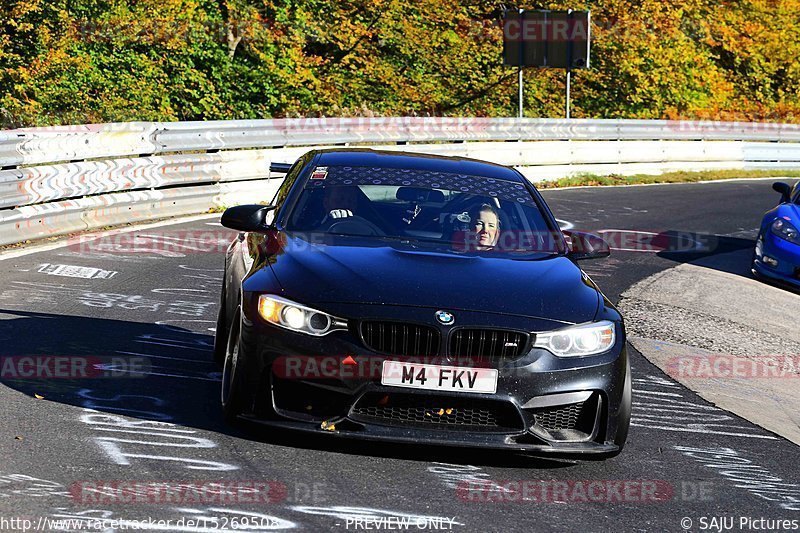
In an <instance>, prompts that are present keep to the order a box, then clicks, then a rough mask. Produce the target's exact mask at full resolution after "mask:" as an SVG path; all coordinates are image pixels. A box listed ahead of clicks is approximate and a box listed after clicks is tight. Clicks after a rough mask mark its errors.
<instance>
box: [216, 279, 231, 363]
mask: <svg viewBox="0 0 800 533" xmlns="http://www.w3.org/2000/svg"><path fill="white" fill-rule="evenodd" d="M225 307H226V303H225V285H224V282H223V285H222V291H221V293H220V299H219V312H218V313H217V327H216V328H215V329H214V362H215V363H217V364H218V365H219V366H222V365H224V364H225V353H226V351H227V349H228V327H227V324H226V322H225Z"/></svg>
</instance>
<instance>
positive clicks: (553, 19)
mask: <svg viewBox="0 0 800 533" xmlns="http://www.w3.org/2000/svg"><path fill="white" fill-rule="evenodd" d="M590 16H591V13H590V12H589V11H573V10H571V9H570V10H568V11H550V10H545V9H537V10H524V9H509V10H506V11H505V12H504V13H503V64H504V65H508V66H515V67H517V68H518V69H519V73H518V76H517V77H518V84H519V116H520V117H522V115H523V86H522V83H523V79H522V71H523V69H524V68H525V67H537V68H562V69H565V70H566V73H567V95H566V116H567V118H570V115H571V111H570V98H571V91H572V71H573V70H575V69H588V68H589V60H590V43H591V18H590Z"/></svg>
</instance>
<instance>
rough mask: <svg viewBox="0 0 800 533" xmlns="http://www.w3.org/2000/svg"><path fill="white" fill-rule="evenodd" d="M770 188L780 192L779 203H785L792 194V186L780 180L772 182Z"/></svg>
mask: <svg viewBox="0 0 800 533" xmlns="http://www.w3.org/2000/svg"><path fill="white" fill-rule="evenodd" d="M772 188H773V189H774V190H775V192H779V193H781V203H782V204H785V203H786V202H788V201H789V198H790V197H791V195H792V187H791V185H789V184H788V183H784V182H782V181H776V182H775V183H773V184H772Z"/></svg>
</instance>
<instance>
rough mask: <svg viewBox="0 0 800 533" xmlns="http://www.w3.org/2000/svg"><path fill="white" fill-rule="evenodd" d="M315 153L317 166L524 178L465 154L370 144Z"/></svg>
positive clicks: (512, 178)
mask: <svg viewBox="0 0 800 533" xmlns="http://www.w3.org/2000/svg"><path fill="white" fill-rule="evenodd" d="M317 153H318V155H319V159H317V162H316V165H319V166H358V167H365V166H366V167H380V168H411V169H416V170H428V171H435V172H446V173H450V174H466V175H469V176H477V177H485V178H494V179H502V180H506V181H514V182H518V183H524V182H525V179H524V178H523V177H522V175H520V174H519V173H518V172H517V171H515V170H514V169H512V168H510V167H505V166H503V165H497V164H495V163H488V162H486V161H479V160H477V159H468V158H465V157H450V156H441V155H432V154H420V153H413V152H394V151H388V150H372V149H370V148H347V149H330V150H318V151H317Z"/></svg>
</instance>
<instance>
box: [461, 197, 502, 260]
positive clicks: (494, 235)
mask: <svg viewBox="0 0 800 533" xmlns="http://www.w3.org/2000/svg"><path fill="white" fill-rule="evenodd" d="M469 217H470V220H471V223H470V228H471V230H472V234H471V235H470V237H472V238H473V239H474V243H475V249H476V250H491V249H492V248H494V246H495V245H496V244H497V240H498V237H499V236H500V216H499V215H498V214H497V211H496V210H495V208H494V207H492V206H491V205H489V204H481V205H480V206H478V207H476V208H474V209H473V210H472V211H470V213H469Z"/></svg>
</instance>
